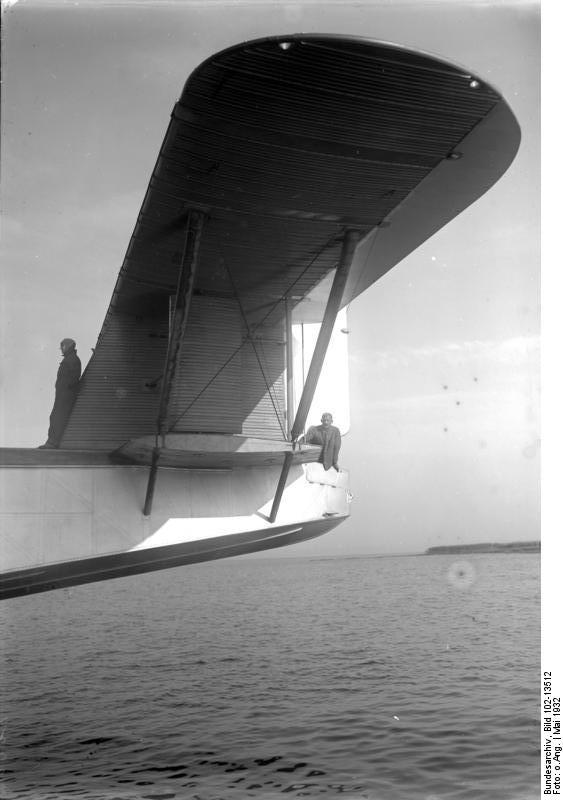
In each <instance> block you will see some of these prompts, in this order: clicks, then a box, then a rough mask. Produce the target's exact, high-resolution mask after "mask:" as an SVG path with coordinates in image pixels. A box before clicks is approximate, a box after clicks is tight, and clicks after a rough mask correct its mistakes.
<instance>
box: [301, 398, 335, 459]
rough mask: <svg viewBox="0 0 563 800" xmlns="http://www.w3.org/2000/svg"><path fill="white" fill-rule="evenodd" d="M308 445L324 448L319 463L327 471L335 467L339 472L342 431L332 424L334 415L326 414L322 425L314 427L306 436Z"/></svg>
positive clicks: (322, 418)
mask: <svg viewBox="0 0 563 800" xmlns="http://www.w3.org/2000/svg"><path fill="white" fill-rule="evenodd" d="M305 441H306V443H307V444H320V445H321V447H322V450H321V454H320V456H319V461H320V463H321V464H322V465H323V467H324V468H325V470H327V469H330V468H331V467H334V469H335V470H337V471H338V454H339V453H340V431H339V430H338V428H337V427H336V426H335V425H333V424H332V414H329V413H328V412H325V413H324V414H323V415H322V417H321V424H320V425H313V426H312V427H311V428H309V430H308V431H307V435H306V436H305Z"/></svg>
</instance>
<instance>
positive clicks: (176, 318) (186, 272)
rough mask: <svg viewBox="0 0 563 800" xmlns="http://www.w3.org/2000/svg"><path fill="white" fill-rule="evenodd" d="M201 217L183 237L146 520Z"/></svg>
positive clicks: (194, 214) (193, 217) (191, 216)
mask: <svg viewBox="0 0 563 800" xmlns="http://www.w3.org/2000/svg"><path fill="white" fill-rule="evenodd" d="M203 220H204V215H203V213H202V212H201V211H195V210H191V211H190V212H189V213H188V220H187V223H186V235H185V238H184V250H183V253H182V262H181V265H180V273H179V275H178V284H177V287H176V297H175V303H174V310H173V313H172V321H171V324H170V335H169V337H168V350H167V352H166V361H165V363H164V374H163V378H162V384H161V393H160V405H159V409H158V418H157V432H156V444H155V447H154V450H153V455H152V462H151V469H150V473H149V481H148V485H147V492H146V495H145V505H144V508H143V514H144V515H145V516H146V517H148V516H149V515H150V513H151V509H152V500H153V496H154V489H155V485H156V473H157V470H158V460H159V457H160V446H164V437H165V436H166V432H167V430H168V407H169V405H170V396H171V393H172V382H173V380H174V375H175V374H176V369H177V366H178V362H179V359H180V352H181V349H182V342H183V340H184V334H185V332H186V324H187V321H188V314H189V310H190V303H191V299H192V295H193V291H194V284H195V276H196V271H197V257H198V252H199V243H200V240H201V231H202V228H203Z"/></svg>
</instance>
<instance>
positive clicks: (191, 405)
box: [170, 236, 335, 436]
mask: <svg viewBox="0 0 563 800" xmlns="http://www.w3.org/2000/svg"><path fill="white" fill-rule="evenodd" d="M334 241H335V236H331V237H330V239H329V240H328V241H327V242H326V243H325V244H324V245H322V247H320V248H319V250H318V251H317V252H316V253H315V255H314V256H313V258H312V259H311V260H310V261H309V263H308V264H306V265H305V267H304V268H303V270H302V271H301V272H300V273H299V275H298V276H297V277H296V278H295V280H294V281H292V283H291V284H290V285H289V286H288V287H287V289H286V290H285V292H284V294H283V295H282V296H281V297H280V298H279V299H278V300H276V301H275V303H273V304H272V307H271V308H270V310H269V311H267V312H266V314H265V315H264V316H263V317H262V319H261V320H260V321H259V322H258V323H257V324H256V325H255V326H254V330H255V331H256V330H258V329H259V328H261V327H262V325H264V323H265V322H266V320H267V319H268V318H269V317H270V316H271V314H273V312H274V311H275V310H276V308H277V307H278V306H279V305H280V303H282V302H283V301H284V299H285V298H286V297H287V295H288V294H289V293H290V292H291V290H292V289H293V287H294V286H295V285H296V284H297V283H299V281H300V280H301V279H302V278H303V277H304V275H305V274H306V273H307V272H308V270H309V269H311V267H312V266H313V264H314V263H315V261H316V260H317V259H318V258H319V257H320V256H321V255H322V254H323V253H324V251H325V250H327V249H328V248H329V247H332V246H333V244H334ZM248 339H249V337H244V339H243V340H242V342H241V343H240V344H239V345H238V346H237V348H236V349H235V350H234V352H233V353H231V355H230V356H229V357H228V358H227V360H226V361H225V362H224V363H223V364H222V365H221V366H220V367H219V368H218V370H217V371H216V372H215V374H214V375H212V376H211V378H210V379H209V380H208V381H207V383H206V384H205V386H204V387H203V388H202V389H200V391H199V392H198V393H197V394H196V396H195V397H194V398H193V399H192V400H190V402H189V403H188V405H187V406H186V407H185V408H184V409H183V410H182V412H181V413H180V414H179V415H178V416H177V417H176V419H175V420H174V421H173V422H172V423H171V425H170V428H171V429H173V428H174V427H175V426H176V425H177V424H178V422H180V420H181V419H182V418H183V417H184V416H185V415H186V414H187V413H188V411H189V410H190V409H191V408H192V407H193V406H194V405H195V403H197V401H198V400H199V398H200V397H201V396H202V395H203V394H204V393H205V392H206V391H207V389H208V388H209V387H210V386H211V384H212V383H213V381H215V380H216V379H217V378H218V377H219V375H220V374H221V373H222V372H223V370H224V369H226V368H227V367H228V365H229V364H230V363H231V361H232V360H233V358H235V356H236V355H237V354H238V353H239V352H240V351H241V350H242V348H243V347H244V346H245V344H246V343H247V341H248ZM284 436H285V431H284Z"/></svg>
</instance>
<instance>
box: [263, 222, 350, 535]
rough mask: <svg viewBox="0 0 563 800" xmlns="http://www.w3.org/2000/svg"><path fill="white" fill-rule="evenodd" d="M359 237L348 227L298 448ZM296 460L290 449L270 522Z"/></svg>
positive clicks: (300, 420)
mask: <svg viewBox="0 0 563 800" xmlns="http://www.w3.org/2000/svg"><path fill="white" fill-rule="evenodd" d="M359 237H360V234H359V233H358V231H354V230H347V231H346V233H345V234H344V241H343V242H342V250H341V251H340V261H339V263H338V266H337V268H336V273H335V275H334V280H333V282H332V286H331V289H330V295H329V298H328V302H327V304H326V308H325V313H324V316H323V321H322V324H321V329H320V331H319V335H318V337H317V342H316V344H315V350H314V352H313V358H312V359H311V365H310V367H309V371H308V373H307V378H306V380H305V385H304V386H303V393H302V395H301V400H300V401H299V406H298V408H297V413H296V415H295V419H294V420H293V426H292V428H291V440H292V442H293V450H295V443H296V441H297V438H298V436H299V435H300V433H301V432H302V430H303V428H304V426H305V421H306V419H307V414H308V413H309V409H310V408H311V403H312V402H313V396H314V394H315V389H316V388H317V383H318V380H319V376H320V374H321V369H322V366H323V362H324V359H325V356H326V351H327V350H328V345H329V343H330V337H331V335H332V329H333V328H334V322H335V320H336V316H337V314H338V311H339V310H340V303H341V302H342V297H343V296H344V289H345V288H346V281H347V279H348V274H349V272H350V267H351V265H352V259H353V258H354V251H355V249H356V245H357V244H358V240H359ZM292 460H293V452H290V453H286V454H285V458H284V462H283V467H282V471H281V475H280V478H279V481H278V485H277V488H276V493H275V495H274V501H273V503H272V510H271V512H270V517H269V520H270V522H275V520H276V516H277V513H278V509H279V506H280V502H281V498H282V495H283V490H284V488H285V483H286V481H287V476H288V474H289V468H290V466H291V462H292Z"/></svg>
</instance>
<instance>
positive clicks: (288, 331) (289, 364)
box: [285, 297, 294, 438]
mask: <svg viewBox="0 0 563 800" xmlns="http://www.w3.org/2000/svg"><path fill="white" fill-rule="evenodd" d="M285 367H286V392H287V398H286V408H287V437H288V438H289V437H290V436H291V427H292V425H293V412H294V408H293V333H292V327H291V306H290V304H289V299H288V298H287V297H286V298H285Z"/></svg>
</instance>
